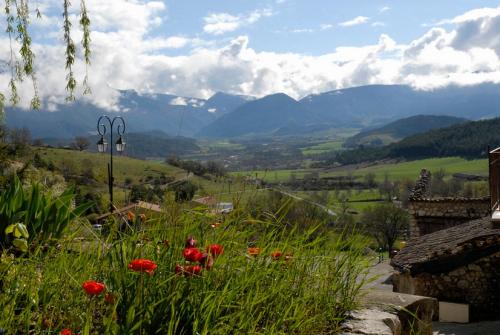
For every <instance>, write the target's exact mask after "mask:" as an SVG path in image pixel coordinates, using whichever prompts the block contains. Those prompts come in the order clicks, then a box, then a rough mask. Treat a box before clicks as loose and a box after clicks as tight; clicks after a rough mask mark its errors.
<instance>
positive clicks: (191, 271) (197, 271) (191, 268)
mask: <svg viewBox="0 0 500 335" xmlns="http://www.w3.org/2000/svg"><path fill="white" fill-rule="evenodd" d="M202 270H203V268H202V267H201V266H199V265H188V266H186V267H185V268H184V272H185V273H186V274H187V275H195V276H199V275H201V271H202Z"/></svg>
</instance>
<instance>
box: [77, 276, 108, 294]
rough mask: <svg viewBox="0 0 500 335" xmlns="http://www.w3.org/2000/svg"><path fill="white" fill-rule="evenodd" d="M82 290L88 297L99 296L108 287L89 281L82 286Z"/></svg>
mask: <svg viewBox="0 0 500 335" xmlns="http://www.w3.org/2000/svg"><path fill="white" fill-rule="evenodd" d="M82 288H83V290H84V291H85V292H86V293H87V294H88V295H99V294H101V293H102V292H103V291H104V290H105V289H106V286H105V285H104V284H103V283H99V282H96V281H95V280H87V281H86V282H84V283H83V284H82Z"/></svg>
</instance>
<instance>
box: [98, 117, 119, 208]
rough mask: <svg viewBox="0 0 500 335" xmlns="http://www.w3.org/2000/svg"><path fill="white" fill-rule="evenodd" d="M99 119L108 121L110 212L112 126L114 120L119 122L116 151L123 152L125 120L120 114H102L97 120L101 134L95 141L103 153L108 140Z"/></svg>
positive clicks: (111, 193)
mask: <svg viewBox="0 0 500 335" xmlns="http://www.w3.org/2000/svg"><path fill="white" fill-rule="evenodd" d="M101 120H103V121H104V120H107V121H108V123H109V134H110V143H111V145H110V146H109V147H110V162H109V163H108V188H109V210H110V211H111V212H113V211H114V206H113V183H114V178H113V126H114V124H115V121H117V120H118V121H119V122H120V123H121V124H117V127H115V128H116V133H117V134H118V136H120V137H119V138H118V141H116V143H115V145H116V151H118V152H123V150H125V140H124V139H123V138H122V135H123V133H125V121H124V120H123V118H122V117H121V116H115V117H114V118H113V119H110V118H109V117H108V116H107V115H103V116H101V117H100V118H99V120H97V132H98V133H99V135H101V138H100V139H99V141H97V151H99V152H101V153H103V152H106V150H107V149H108V142H107V141H106V138H105V137H104V136H105V135H106V131H107V128H106V125H105V124H104V123H101Z"/></svg>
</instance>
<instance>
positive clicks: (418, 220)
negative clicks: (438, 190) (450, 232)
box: [408, 169, 490, 239]
mask: <svg viewBox="0 0 500 335" xmlns="http://www.w3.org/2000/svg"><path fill="white" fill-rule="evenodd" d="M430 181H431V173H430V172H429V171H427V170H425V169H424V170H422V171H421V173H420V178H419V179H418V180H417V183H416V185H415V187H414V188H413V190H412V191H411V193H410V196H409V204H408V211H409V213H410V215H411V216H410V224H409V226H410V228H409V229H410V231H409V235H410V236H409V237H410V239H413V238H417V237H419V236H422V235H426V234H430V233H433V232H435V231H438V230H442V229H446V228H450V227H453V226H456V225H460V224H462V223H465V222H467V221H470V220H474V219H479V218H482V217H485V216H487V215H489V214H490V198H489V197H484V198H431V196H430Z"/></svg>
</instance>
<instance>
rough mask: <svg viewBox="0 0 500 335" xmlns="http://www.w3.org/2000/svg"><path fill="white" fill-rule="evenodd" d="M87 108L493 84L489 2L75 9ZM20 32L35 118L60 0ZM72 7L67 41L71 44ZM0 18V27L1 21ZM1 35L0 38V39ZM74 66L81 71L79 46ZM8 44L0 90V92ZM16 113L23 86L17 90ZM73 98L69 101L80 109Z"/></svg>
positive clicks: (131, 2)
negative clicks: (129, 93) (131, 93)
mask: <svg viewBox="0 0 500 335" xmlns="http://www.w3.org/2000/svg"><path fill="white" fill-rule="evenodd" d="M85 3H86V7H87V9H88V12H89V16H90V20H91V31H92V32H91V40H92V42H91V48H92V64H91V66H90V68H89V69H88V71H89V77H90V78H89V79H90V85H91V88H92V91H93V94H92V95H91V96H85V97H83V99H87V100H89V101H91V102H92V103H95V104H97V105H99V106H101V107H105V108H108V109H110V110H119V108H120V106H119V105H118V91H117V90H122V89H134V90H136V91H138V92H141V93H145V94H146V93H148V94H151V93H170V94H175V95H179V96H186V97H196V98H204V99H206V98H209V97H210V96H211V95H213V94H214V93H216V92H218V91H222V92H227V93H233V94H245V95H252V96H256V97H261V96H265V95H268V94H273V93H278V92H283V93H286V94H288V95H290V96H292V97H293V98H295V99H300V98H303V97H305V96H307V95H309V94H317V93H321V92H325V91H330V90H335V89H341V88H346V87H353V86H360V85H369V84H407V85H411V86H413V87H415V88H416V89H426V90H429V89H434V88H438V87H443V86H446V85H450V84H456V85H473V84H478V83H482V82H500V62H499V56H500V3H499V1H498V0H497V1H489V0H439V1H436V0H432V1H430V0H419V1H403V0H392V1H391V0H387V1H381V0H364V1H360V0H351V1H339V0H210V1H206V0H171V1H169V0H165V1H161V0H150V1H149V0H106V1H102V0H85ZM30 5H31V9H32V10H33V11H34V9H35V6H38V7H39V9H40V10H41V12H42V18H41V19H36V18H33V19H32V23H31V27H30V32H31V34H32V36H33V43H34V51H35V54H36V71H37V78H38V87H39V91H40V94H41V96H42V97H43V98H44V104H45V105H46V107H49V108H50V107H51V106H52V107H53V106H56V105H57V104H58V103H63V102H64V98H65V97H66V92H65V69H64V64H65V63H64V47H63V45H62V38H63V32H62V29H61V27H62V16H61V12H62V0H37V1H30ZM79 10H80V2H79V1H78V0H74V1H73V4H72V7H71V9H70V11H71V14H72V22H73V31H72V38H73V40H74V41H75V42H76V43H78V45H79V43H80V41H81V37H82V33H81V31H80V29H79V26H78V15H79ZM2 15H3V14H1V15H0V25H1V24H3V25H5V17H4V16H2ZM0 29H1V31H5V29H4V28H0ZM17 47H18V46H17V45H16V44H15V43H14V49H15V48H17ZM78 56H79V59H78V60H77V64H76V66H75V73H76V75H77V81H78V82H79V83H80V84H81V82H82V80H83V77H84V75H85V65H84V63H83V61H82V52H81V47H80V45H79V50H78ZM9 59H10V48H9V40H8V36H6V35H5V34H3V35H0V65H2V64H3V66H0V91H1V92H5V93H8V87H7V84H8V80H9V71H1V69H2V68H3V69H5V68H6V66H5V65H6V64H8V62H9ZM20 91H21V95H22V98H23V99H22V102H21V105H24V106H26V105H28V104H29V100H30V97H31V95H32V93H33V85H32V84H30V83H29V82H26V81H25V82H24V83H23V84H21V87H20ZM82 91H83V89H82V88H81V87H80V88H79V89H78V90H77V96H78V97H79V98H81V97H80V96H81V93H82Z"/></svg>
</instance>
